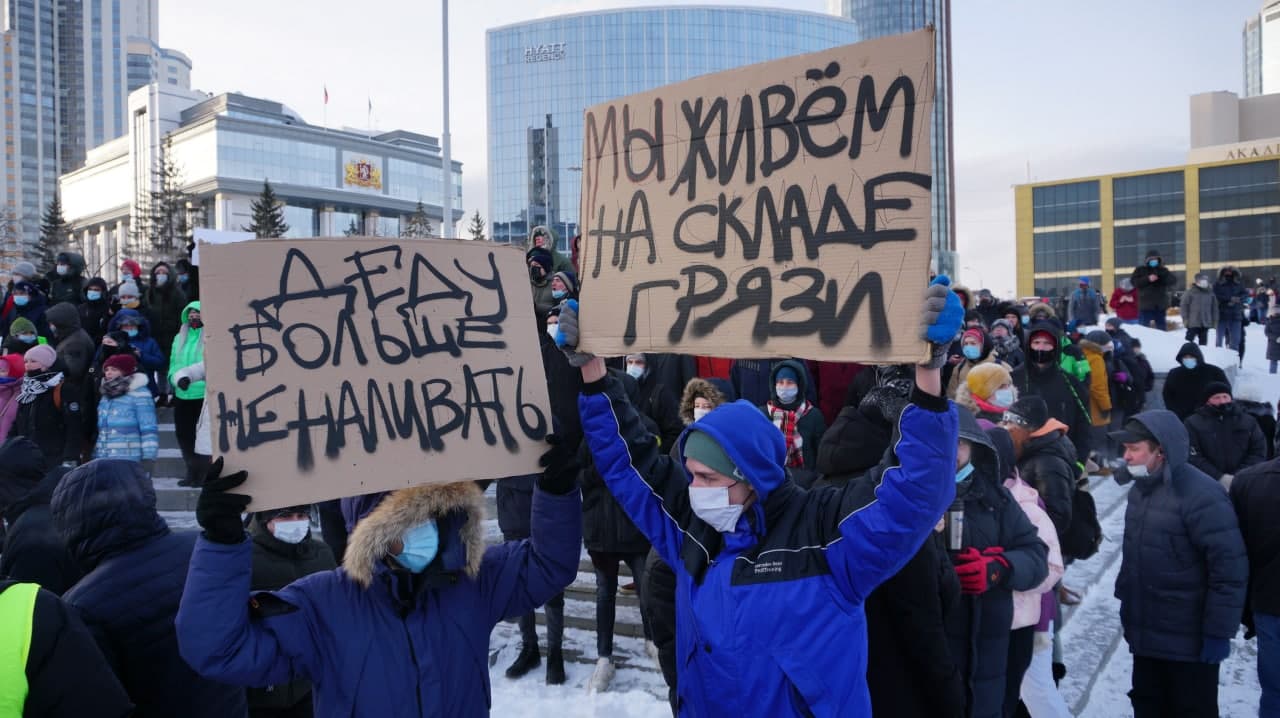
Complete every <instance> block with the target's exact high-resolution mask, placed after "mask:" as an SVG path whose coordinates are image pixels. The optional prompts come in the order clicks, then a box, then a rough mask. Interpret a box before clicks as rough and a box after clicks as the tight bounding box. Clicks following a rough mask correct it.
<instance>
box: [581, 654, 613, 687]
mask: <svg viewBox="0 0 1280 718" xmlns="http://www.w3.org/2000/svg"><path fill="white" fill-rule="evenodd" d="M617 672H618V671H617V669H616V668H614V667H613V659H611V658H597V659H596V670H595V672H594V673H592V674H591V680H590V681H588V682H587V692H588V693H603V692H605V691H607V690H609V684H610V683H613V676H614V674H615V673H617Z"/></svg>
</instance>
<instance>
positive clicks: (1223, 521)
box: [1115, 409, 1249, 662]
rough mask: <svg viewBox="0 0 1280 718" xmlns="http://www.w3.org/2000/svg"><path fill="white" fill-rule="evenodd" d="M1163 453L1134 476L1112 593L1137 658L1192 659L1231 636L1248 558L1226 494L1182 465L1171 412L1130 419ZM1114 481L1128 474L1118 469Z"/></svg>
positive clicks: (1180, 439) (1183, 433) (1182, 433)
mask: <svg viewBox="0 0 1280 718" xmlns="http://www.w3.org/2000/svg"><path fill="white" fill-rule="evenodd" d="M1133 418H1134V420H1136V421H1139V422H1141V423H1142V424H1143V425H1144V426H1146V427H1147V430H1148V431H1150V432H1151V434H1152V435H1153V436H1155V437H1156V439H1157V440H1158V441H1159V443H1160V448H1161V450H1162V451H1163V452H1164V455H1165V465H1164V468H1163V469H1162V470H1161V471H1160V472H1159V473H1158V474H1155V475H1153V476H1150V477H1144V478H1138V479H1133V482H1134V486H1133V488H1132V489H1130V490H1129V504H1128V506H1127V507H1126V509H1125V514H1124V546H1123V554H1122V556H1123V558H1122V560H1121V563H1120V575H1119V576H1118V577H1117V579H1116V592H1115V595H1116V598H1118V599H1120V623H1121V625H1123V626H1124V637H1125V640H1126V641H1128V642H1129V650H1130V652H1132V653H1133V654H1134V655H1136V656H1145V657H1148V658H1159V659H1162V660H1166V661H1182V662H1198V661H1199V660H1200V655H1201V650H1202V649H1203V647H1204V641H1205V639H1207V638H1217V639H1230V638H1232V637H1234V636H1235V635H1236V631H1237V629H1238V628H1239V626H1240V617H1241V615H1242V614H1243V612H1244V602H1245V594H1246V592H1247V589H1248V582H1249V561H1248V557H1247V555H1246V553H1245V547H1244V539H1243V538H1242V537H1241V535H1240V527H1239V524H1238V523H1237V520H1236V514H1235V509H1234V508H1232V505H1231V500H1230V499H1229V498H1228V497H1227V492H1225V491H1223V490H1222V486H1220V485H1219V484H1218V482H1217V481H1215V480H1213V479H1211V478H1209V477H1208V476H1206V475H1205V474H1204V472H1202V471H1200V470H1199V469H1197V468H1196V467H1194V466H1192V465H1191V464H1190V462H1189V461H1188V456H1189V454H1190V449H1189V448H1188V446H1189V443H1190V442H1189V440H1188V438H1187V430H1186V428H1185V427H1184V426H1183V425H1182V422H1180V421H1178V417H1177V416H1176V415H1175V414H1174V413H1173V412H1171V411H1165V410H1163V409H1159V410H1155V411H1146V412H1143V413H1141V414H1138V415H1137V416H1135V417H1133ZM1116 478H1117V480H1120V481H1127V480H1129V478H1130V477H1129V474H1128V472H1127V471H1124V470H1121V471H1119V472H1117V475H1116Z"/></svg>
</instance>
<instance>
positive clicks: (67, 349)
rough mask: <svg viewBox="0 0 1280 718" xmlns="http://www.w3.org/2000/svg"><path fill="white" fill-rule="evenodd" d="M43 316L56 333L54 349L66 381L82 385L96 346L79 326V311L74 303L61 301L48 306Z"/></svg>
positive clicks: (77, 385) (91, 364) (87, 373)
mask: <svg viewBox="0 0 1280 718" xmlns="http://www.w3.org/2000/svg"><path fill="white" fill-rule="evenodd" d="M45 317H46V318H47V319H48V320H49V326H51V327H53V329H54V331H55V332H56V334H57V338H56V339H55V344H54V349H57V350H58V358H59V359H61V360H62V365H63V367H64V368H65V369H66V372H67V381H68V382H70V383H72V384H74V385H75V386H76V387H80V386H82V385H83V384H84V381H85V378H86V377H88V375H89V369H90V368H91V367H92V366H93V354H94V351H96V347H94V345H93V337H90V336H89V333H88V332H86V331H85V330H84V329H82V328H81V327H80V312H78V311H77V310H76V308H75V305H73V304H68V303H66V302H63V303H61V304H55V305H53V306H52V307H49V311H48V312H45Z"/></svg>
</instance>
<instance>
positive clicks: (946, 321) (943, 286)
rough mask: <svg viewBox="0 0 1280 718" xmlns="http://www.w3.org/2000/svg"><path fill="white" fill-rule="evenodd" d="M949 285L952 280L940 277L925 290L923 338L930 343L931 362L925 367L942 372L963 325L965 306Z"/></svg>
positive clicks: (942, 275)
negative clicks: (941, 369)
mask: <svg viewBox="0 0 1280 718" xmlns="http://www.w3.org/2000/svg"><path fill="white" fill-rule="evenodd" d="M950 286H951V278H950V277H948V276H947V275H945V274H939V275H938V276H937V277H935V278H934V280H933V281H932V282H930V283H929V288H928V289H927V290H925V295H924V311H923V313H922V314H921V317H920V338H921V339H923V340H925V341H927V342H929V361H927V362H925V363H924V366H927V367H929V368H931V369H940V368H942V365H943V364H946V363H947V350H948V349H949V348H950V346H951V342H953V341H955V338H956V335H957V334H959V333H960V327H962V326H964V305H962V304H961V303H960V297H959V295H957V294H956V293H955V292H953V291H951V290H950V288H949V287H950Z"/></svg>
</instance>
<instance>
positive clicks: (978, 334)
mask: <svg viewBox="0 0 1280 718" xmlns="http://www.w3.org/2000/svg"><path fill="white" fill-rule="evenodd" d="M970 337H973V338H974V339H977V340H978V346H982V345H983V344H986V342H987V335H986V332H983V331H982V330H981V329H979V328H977V327H974V328H973V329H966V330H964V334H961V335H960V341H961V343H963V342H964V340H965V339H968V338H970Z"/></svg>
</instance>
